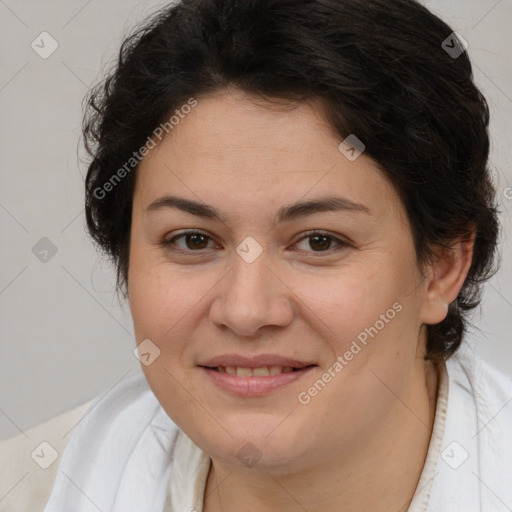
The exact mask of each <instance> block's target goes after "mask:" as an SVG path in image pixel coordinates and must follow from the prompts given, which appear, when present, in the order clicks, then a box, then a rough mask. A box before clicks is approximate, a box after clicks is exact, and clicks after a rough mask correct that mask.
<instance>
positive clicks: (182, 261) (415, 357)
mask: <svg viewBox="0 0 512 512" xmlns="http://www.w3.org/2000/svg"><path fill="white" fill-rule="evenodd" d="M321 111H322V110H321V105H320V104H318V103H315V102H309V103H303V104H300V105H298V106H297V107H296V108H294V109H287V110H283V109H281V110H279V109H276V108H271V107H270V106H269V105H265V104H261V102H260V103H256V100H255V98H252V97H250V96H248V95H246V94H245V93H243V92H240V91H238V90H236V89H227V90H224V91H221V92H220V93H216V94H215V95H209V96H203V97H200V98H198V104H197V106H196V107H195V108H194V109H192V111H191V112H190V113H189V114H187V116H186V117H185V118H184V119H181V120H180V122H179V124H178V125H177V126H176V127H175V129H174V130H173V131H172V132H171V134H170V135H169V136H167V137H166V138H164V140H163V141H162V142H161V143H160V144H159V145H158V146H157V147H156V148H155V149H153V150H151V151H150V153H149V154H148V155H147V156H146V157H145V159H144V160H143V161H142V163H141V164H140V167H139V169H138V175H137V182H136V188H135V192H134V198H133V214H132V230H131V241H130V266H129V274H128V293H129V300H130V308H131V313H132V316H133V321H134V327H135V334H136V338H137V343H140V342H141V341H142V340H144V339H146V338H149V339H150V340H152V342H153V343H154V344H155V345H157V346H158V348H159V349H160V356H159V357H158V358H157V359H156V360H155V361H154V362H153V363H152V364H151V365H149V366H142V369H143V371H144V373H145V375H146V378H147V380H148V383H149V385H150V387H151V389H152V390H153V392H154V393H155V395H156V397H157V398H158V400H159V401H160V403H161V404H162V406H163V408H164V409H165V411H166V412H167V414H168V415H169V417H170V418H171V419H172V420H173V421H174V422H175V423H176V424H177V425H178V426H179V427H180V428H181V429H182V430H183V431H184V432H185V433H186V434H187V435H188V436H189V437H190V438H191V439H192V440H193V441H194V443H195V444H196V445H198V446H199V447H200V448H201V449H202V450H203V451H204V452H206V453H207V454H208V455H209V456H210V457H211V459H212V466H211V469H210V472H209V475H208V479H207V486H206V494H205V500H204V511H205V512H216V511H225V512H231V511H235V510H236V511H240V510H251V511H255V512H259V511H261V512H264V511H275V510H287V511H295V510H297V511H303V510H308V511H309V512H316V511H322V512H330V511H340V510H343V511H344V512H350V511H361V510H372V511H375V512H379V511H386V512H388V511H390V510H396V511H399V510H403V511H405V510H407V506H408V504H409V503H410V501H411V499H412V497H413V494H414V492H415V489H416V486H417V483H418V480H419V477H420V474H421V471H422V469H423V465H424V461H425V457H426V454H427V450H428V445H429V442H430V436H431V430H432V425H433V421H434V416H435V402H436V393H437V385H438V370H437V369H436V367H435V365H434V364H433V363H431V362H425V361H424V360H423V355H424V353H425V343H426V324H435V323H438V322H440V321H442V320H443V319H444V318H445V316H446V314H447V310H448V304H449V303H450V302H452V301H453V300H454V299H455V298H456V296H457V294H458V292H459V290H460V288H461V287H462V284H463V282H464V279H465V276H466V274H467V271H468V269H469V265H470V262H471V255H472V242H471V241H469V242H466V243H462V242H457V243H454V245H453V248H452V249H451V250H450V251H448V250H446V251H444V252H439V253H438V258H437V261H436V263H435V264H433V265H431V266H428V267H427V268H426V269H425V270H424V275H423V277H422V274H421V273H420V270H419V268H418V265H417V262H416V257H415V252H414V246H413V240H412V233H411V230H410V226H409V223H408V221H407V216H406V214H405V211H404V209H403V206H402V204H401V202H400V200H399V198H398V195H397V193H396V191H395V190H394V188H393V187H392V186H391V184H390V183H389V182H388V181H387V179H386V178H385V176H384V175H383V173H382V172H381V171H380V169H379V168H378V166H377V165H376V164H375V163H374V162H373V161H372V160H371V159H370V158H369V157H367V156H366V155H365V154H364V153H363V154H362V155H361V156H359V158H357V159H356V160H355V161H349V160H348V159H347V158H346V157H345V156H344V155H343V154H342V153H341V152H340V151H339V150H338V144H339V143H340V142H341V139H340V137H339V136H337V135H335V134H334V133H333V132H332V130H330V128H329V127H328V125H327V123H326V121H325V120H324V118H323V117H322V115H321ZM166 194H168V195H171V194H172V195H174V196H180V197H185V198H187V199H191V200H195V201H200V202H203V203H207V204H208V205H211V206H212V207H213V208H215V209H216V210H218V211H219V212H220V213H221V215H222V216H223V217H222V218H223V220H224V222H222V221H219V220H213V219H205V218H202V217H198V216H196V215H192V214H190V213H186V212H183V211H180V210H178V209H176V208H161V209H158V210H154V211H150V212H148V211H147V210H146V209H147V207H148V206H149V205H150V204H151V203H152V202H154V201H155V200H157V199H158V198H160V197H162V196H164V195H166ZM330 195H340V196H343V197H345V198H348V199H350V200H351V201H354V202H357V203H361V204H363V205H364V206H366V207H367V208H368V209H369V210H370V214H365V213H360V212H349V211H336V212H332V211H331V212H320V213H315V214H313V215H309V216H306V217H300V218H296V219H293V220H289V221H285V222H282V223H280V224H274V217H275V214H276V212H277V210H278V209H279V208H280V207H282V206H284V205H289V204H291V203H295V202H297V201H303V200H306V199H308V200H309V199H317V198H320V197H324V196H330ZM187 229H188V230H191V229H192V230H199V231H201V232H202V233H203V234H204V235H206V236H207V237H209V238H205V239H202V238H200V239H199V241H198V240H197V239H192V240H190V238H189V239H188V240H187V238H185V237H181V238H180V239H178V240H176V241H175V243H174V245H171V246H167V247H164V246H162V241H163V240H170V239H171V238H172V236H175V235H178V234H181V233H182V232H183V231H184V230H187ZM313 229H315V230H321V231H324V232H327V236H330V237H332V238H327V241H326V240H321V242H320V244H319V243H317V244H315V241H314V240H313V239H311V238H307V237H306V234H305V232H307V231H309V230H313ZM249 236H251V237H253V238H254V239H255V240H256V241H257V242H258V243H259V244H260V246H261V247H262V249H263V252H262V253H261V254H260V256H259V257H258V258H257V259H256V260H255V261H254V262H252V263H247V262H246V261H245V260H244V259H242V258H241V257H240V256H239V255H238V254H237V253H236V251H235V249H236V248H237V246H238V245H239V244H240V243H241V242H242V241H243V240H244V239H245V238H246V237H249ZM337 239H338V240H341V241H346V242H347V245H338V244H337V242H336V240H337ZM329 242H330V243H329ZM322 243H324V244H325V246H323V245H322ZM319 245H320V247H319ZM173 247H174V249H175V250H173V249H172V248H173ZM322 247H325V249H322ZM180 248H181V252H180V250H179V249H180ZM292 248H295V249H292ZM394 303H399V304H400V305H401V306H402V309H401V311H400V312H399V313H397V314H396V316H395V317H394V318H393V319H392V320H390V321H389V322H387V323H386V324H385V327H384V328H382V329H381V330H379V332H378V334H377V335H375V336H374V337H373V338H369V340H368V343H367V345H366V346H363V348H362V350H361V351H360V352H359V353H358V354H357V355H355V356H354V358H353V359H352V360H351V361H350V362H348V364H347V365H346V366H345V367H344V368H343V370H342V371H341V372H339V373H337V374H336V377H335V378H333V379H332V380H331V382H329V383H328V385H326V386H325V388H324V389H322V390H321V392H319V393H318V394H317V395H316V396H315V397H314V398H312V399H311V401H310V402H309V403H308V404H307V405H303V404H301V403H299V401H298V398H297V397H298V394H299V393H300V392H303V391H307V390H308V388H309V387H310V386H312V385H313V383H314V382H315V381H316V380H317V379H319V378H320V377H321V376H322V374H323V373H324V372H326V371H327V369H328V368H329V367H332V365H333V363H334V362H335V361H336V357H337V355H343V354H344V353H345V352H346V351H347V350H348V349H349V348H350V346H351V343H352V342H353V340H355V339H356V338H357V335H358V334H359V333H361V332H362V331H364V330H365V328H368V327H370V326H374V325H375V323H376V321H377V320H379V318H380V315H381V314H384V313H386V311H387V310H389V309H390V308H391V307H392V305H393V304H394ZM224 353H237V354H243V355H249V356H250V355H253V354H259V353H272V354H280V355H283V356H288V357H293V358H296V359H299V360H303V361H312V362H314V363H316V364H317V365H318V367H316V368H315V369H314V370H313V371H312V372H311V373H310V374H309V375H308V376H305V377H304V378H301V379H299V380H298V381H295V382H293V383H291V384H289V385H287V386H286V387H284V388H281V389H279V390H277V391H275V392H273V393H272V394H269V395H266V396H261V397H252V398H241V397H236V396H232V395H230V394H228V393H227V392H225V391H223V390H221V389H219V388H218V387H216V386H215V385H213V384H211V382H210V381H209V379H208V378H207V377H206V376H205V375H204V372H203V371H202V370H201V369H200V368H198V366H197V365H198V364H199V363H200V362H201V361H205V360H206V359H207V358H210V357H213V356H216V355H220V354H224ZM247 442H250V443H252V444H253V445H254V446H255V447H257V449H258V451H259V453H260V454H261V458H260V460H259V461H258V462H257V463H256V464H255V465H254V466H252V467H248V466H246V465H244V464H243V463H242V462H241V460H240V459H239V458H238V457H237V453H238V451H239V450H240V449H241V448H242V446H244V445H245V444H246V443H247ZM191 505H192V504H191Z"/></svg>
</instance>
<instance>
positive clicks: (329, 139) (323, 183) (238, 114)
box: [135, 92, 397, 215]
mask: <svg viewBox="0 0 512 512" xmlns="http://www.w3.org/2000/svg"><path fill="white" fill-rule="evenodd" d="M342 140H343V138H342V137H339V136H337V135H336V134H335V133H334V132H333V130H332V128H331V127H330V126H329V125H328V123H327V122H326V121H325V120H324V118H323V116H322V106H321V104H320V103H319V102H308V103H302V104H297V105H295V106H293V108H289V107H286V108H282V107H281V106H280V105H277V104H276V105H270V104H264V103H262V102H261V101H259V102H258V101H256V100H255V98H253V97H251V96H249V95H247V94H245V93H241V92H234V93H231V92H223V93H220V94H215V95H210V96H206V97H199V98H198V99H197V106H195V108H194V109H192V110H191V111H190V112H189V113H188V114H186V115H184V116H183V117H182V118H180V120H179V122H178V123H177V125H176V126H175V127H174V129H173V130H172V132H171V133H170V134H169V135H167V136H166V137H165V138H164V139H163V141H162V142H160V143H159V144H158V145H157V147H155V148H154V149H152V150H151V151H150V152H149V154H148V155H147V156H146V157H145V158H144V159H143V161H142V162H141V164H140V166H139V169H138V172H137V187H136V194H135V195H136V198H135V199H141V198H142V200H143V202H144V204H145V206H146V207H147V205H148V204H149V203H151V202H153V201H155V200H156V199H158V198H159V197H161V196H162V195H164V193H166V194H172V195H174V194H176V193H177V192H181V193H182V194H181V195H182V196H183V195H184V194H183V193H185V195H186V196H187V197H189V198H190V199H194V200H199V199H201V200H202V201H201V202H203V203H210V201H207V199H208V198H212V199H213V200H214V201H215V202H216V203H217V205H218V207H219V209H220V210H222V209H224V210H226V211H227V210H229V207H230V205H231V206H234V205H235V204H236V203H239V202H242V203H243V202H245V203H246V204H253V205H254V204H260V205H261V206H262V207H264V208H265V209H268V208H271V209H273V210H274V209H275V210H276V211H277V209H278V208H280V207H281V206H282V205H284V204H290V203H292V202H296V201H298V200H299V199H303V200H307V199H310V198H313V196H327V195H331V196H332V195H333V193H337V195H343V196H344V197H346V198H347V199H349V200H351V201H353V202H358V203H363V204H364V203H370V204H372V205H373V206H369V208H371V209H376V213H377V215H378V214H383V213H384V211H383V210H384V209H386V208H387V209H389V207H390V205H391V206H393V204H395V203H396V201H397V196H396V194H395V193H394V190H393V189H392V187H391V186H390V184H389V182H388V180H387V179H386V178H385V176H384V174H383V173H382V171H381V170H380V169H379V168H378V166H377V165H376V164H375V162H374V161H373V160H372V159H370V158H368V157H366V156H365V155H364V154H362V155H361V156H359V157H358V158H357V159H355V160H352V161H351V160H349V159H348V158H347V157H346V156H345V154H344V153H342V152H341V151H340V150H339V147H338V146H339V144H340V142H341V141H342ZM385 203H386V204H385ZM379 210H380V211H379Z"/></svg>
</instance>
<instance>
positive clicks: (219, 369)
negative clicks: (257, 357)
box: [198, 364, 318, 398]
mask: <svg viewBox="0 0 512 512" xmlns="http://www.w3.org/2000/svg"><path fill="white" fill-rule="evenodd" d="M198 368H199V369H200V370H201V371H202V373H203V374H204V375H205V376H206V377H207V379H208V381H209V384H212V383H213V384H214V385H215V387H216V388H218V389H220V390H222V391H223V392H227V393H228V394H230V395H232V396H233V395H234V396H236V397H243V398H248V397H261V396H264V395H268V394H270V393H272V392H275V391H277V390H278V389H282V388H284V387H286V386H287V385H290V384H292V383H293V382H295V381H298V380H300V379H302V378H303V377H304V376H306V375H307V374H309V373H310V372H311V371H313V370H314V369H315V368H318V365H316V364H310V365H305V366H301V367H293V366H258V367H255V368H250V367H244V366H213V367H210V366H199V367H198Z"/></svg>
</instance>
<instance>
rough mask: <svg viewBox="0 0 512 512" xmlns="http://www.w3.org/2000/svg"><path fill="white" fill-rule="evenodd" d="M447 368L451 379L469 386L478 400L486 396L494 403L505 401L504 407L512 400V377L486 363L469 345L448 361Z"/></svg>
mask: <svg viewBox="0 0 512 512" xmlns="http://www.w3.org/2000/svg"><path fill="white" fill-rule="evenodd" d="M447 368H448V372H449V373H450V374H451V377H452V378H454V379H455V380H456V381H458V382H459V383H465V385H466V386H469V388H470V389H471V392H472V393H473V394H474V395H475V397H476V398H477V399H478V398H480V397H482V396H485V397H486V398H490V399H491V400H492V401H500V400H501V401H504V402H503V404H502V405H504V404H505V402H507V401H510V400H511V399H512V377H510V376H507V375H505V374H504V373H502V372H501V371H500V370H498V369H497V368H495V367H494V366H492V365H491V364H489V363H488V362H486V361H484V360H483V359H482V358H481V357H480V356H479V355H478V354H476V353H475V352H474V350H473V349H472V348H471V347H470V346H469V345H466V346H463V347H461V349H460V350H459V351H458V352H457V353H456V354H455V355H454V356H453V357H452V358H451V359H449V360H448V361H447ZM489 395H490V396H489ZM511 409H512V408H511ZM511 413H512V410H511Z"/></svg>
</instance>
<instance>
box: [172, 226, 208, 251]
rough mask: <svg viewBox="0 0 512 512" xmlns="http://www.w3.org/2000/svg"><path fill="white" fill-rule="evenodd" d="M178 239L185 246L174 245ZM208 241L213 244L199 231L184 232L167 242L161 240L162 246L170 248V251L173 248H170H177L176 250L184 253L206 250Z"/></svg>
mask: <svg viewBox="0 0 512 512" xmlns="http://www.w3.org/2000/svg"><path fill="white" fill-rule="evenodd" d="M180 239H183V240H184V245H185V246H183V245H179V244H177V243H176V241H177V240H180ZM208 241H212V242H213V240H212V239H211V238H210V237H209V236H208V235H205V234H204V233H201V232H200V231H185V232H183V233H180V234H179V235H176V236H173V237H172V238H170V239H169V240H163V242H162V246H163V247H166V248H170V249H171V250H174V247H172V246H177V247H178V250H181V251H184V252H187V251H188V252H198V251H200V250H204V249H208V247H206V245H207V243H208ZM210 248H211V247H210Z"/></svg>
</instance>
